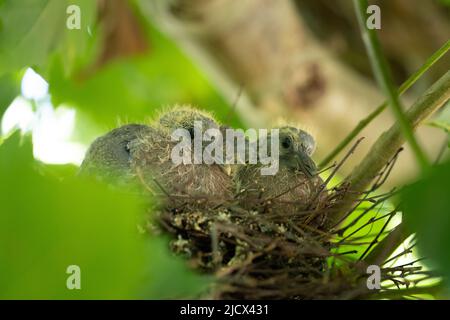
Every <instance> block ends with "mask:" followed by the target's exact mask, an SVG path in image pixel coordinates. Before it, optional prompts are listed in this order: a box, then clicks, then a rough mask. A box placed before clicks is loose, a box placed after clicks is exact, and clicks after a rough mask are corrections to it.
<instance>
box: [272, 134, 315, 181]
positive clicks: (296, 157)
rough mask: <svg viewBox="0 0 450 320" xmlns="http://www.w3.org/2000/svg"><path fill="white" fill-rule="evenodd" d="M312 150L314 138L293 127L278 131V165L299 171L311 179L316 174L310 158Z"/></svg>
mask: <svg viewBox="0 0 450 320" xmlns="http://www.w3.org/2000/svg"><path fill="white" fill-rule="evenodd" d="M314 149H315V141H314V138H313V137H312V136H311V135H310V134H309V133H307V132H306V131H303V130H301V129H297V128H294V127H281V128H280V129H279V150H280V153H279V155H280V165H285V166H287V167H289V168H291V169H293V170H300V171H302V172H304V173H305V174H306V175H307V176H308V177H311V176H313V175H314V174H315V173H316V165H315V164H314V161H313V160H312V159H311V158H310V156H311V155H312V153H313V152H314Z"/></svg>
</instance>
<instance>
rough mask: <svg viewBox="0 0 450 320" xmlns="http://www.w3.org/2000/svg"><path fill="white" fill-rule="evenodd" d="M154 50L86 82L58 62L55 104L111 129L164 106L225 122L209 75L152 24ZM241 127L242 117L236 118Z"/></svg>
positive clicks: (221, 101) (118, 62)
mask: <svg viewBox="0 0 450 320" xmlns="http://www.w3.org/2000/svg"><path fill="white" fill-rule="evenodd" d="M145 27H146V28H148V30H147V31H148V34H149V42H150V43H151V50H149V52H147V53H146V54H143V55H141V56H139V57H133V58H127V59H121V60H116V61H114V62H111V63H109V64H107V65H104V66H102V68H101V69H100V70H98V71H97V72H96V73H94V74H93V75H92V76H91V77H89V78H88V79H86V80H84V81H80V80H79V79H73V78H70V77H67V76H66V75H65V73H64V63H63V62H62V61H61V59H55V60H54V61H53V63H52V66H51V68H50V76H49V83H50V93H51V95H52V99H53V104H54V105H58V104H61V103H67V104H69V105H72V106H75V107H77V108H78V109H80V110H82V111H83V112H84V113H85V114H88V115H89V116H91V117H92V118H93V119H95V120H96V121H97V122H98V123H101V124H104V125H106V126H108V127H112V126H116V125H117V122H118V121H121V122H129V121H137V122H143V121H144V120H145V119H146V118H149V117H153V116H154V115H155V113H156V112H157V111H158V110H160V109H161V108H163V107H166V106H170V105H174V104H177V103H181V104H192V105H194V106H198V107H199V108H203V109H207V110H210V111H214V113H216V114H217V116H218V117H219V118H222V119H226V118H227V115H228V114H229V112H230V107H229V106H228V105H227V103H226V102H225V100H224V99H223V98H222V97H221V96H220V95H219V94H218V93H217V91H216V90H215V89H214V88H213V86H212V85H211V84H210V83H209V82H208V80H207V79H206V77H205V75H204V74H203V73H202V72H201V71H200V70H199V69H198V68H197V67H196V66H195V65H194V64H193V63H192V62H191V61H190V60H189V59H188V58H187V57H186V56H185V55H184V54H183V53H182V52H181V51H180V50H179V49H178V48H177V47H176V46H175V44H174V43H173V42H172V41H170V40H169V39H167V38H166V37H165V36H163V35H162V34H161V33H159V32H158V31H157V30H156V29H154V28H153V27H152V26H151V25H147V26H145ZM229 120H231V123H232V124H237V123H238V120H237V117H236V116H234V117H232V118H231V119H229Z"/></svg>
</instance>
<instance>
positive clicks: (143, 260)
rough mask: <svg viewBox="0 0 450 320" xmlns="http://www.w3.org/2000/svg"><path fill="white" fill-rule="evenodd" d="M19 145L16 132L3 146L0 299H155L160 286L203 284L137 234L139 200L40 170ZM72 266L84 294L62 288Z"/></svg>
mask: <svg viewBox="0 0 450 320" xmlns="http://www.w3.org/2000/svg"><path fill="white" fill-rule="evenodd" d="M20 144H21V142H20V136H19V135H18V134H14V135H13V136H11V137H10V138H9V139H7V140H6V141H4V143H3V144H2V145H1V146H0V181H1V184H0V204H1V211H0V261H1V263H0V284H1V290H0V299H5V298H7V299H128V298H147V297H149V298H155V297H159V294H160V291H159V290H162V289H161V287H164V288H169V290H170V291H165V292H164V296H168V295H170V296H172V297H186V296H188V295H189V294H190V293H193V292H195V293H197V292H198V286H197V284H198V283H201V280H198V279H199V278H198V277H197V276H195V275H191V274H190V272H188V270H187V269H186V267H185V264H184V263H183V262H181V261H179V260H178V259H175V258H173V257H172V256H171V255H170V254H169V253H168V252H167V250H168V247H167V244H166V243H164V242H161V241H159V240H158V239H156V240H155V239H149V238H144V237H142V236H141V235H139V234H138V232H137V227H136V226H137V223H138V222H139V221H140V218H141V217H140V214H141V213H142V212H143V211H144V210H143V209H144V208H143V206H142V200H141V199H138V198H136V197H135V196H132V195H129V194H126V193H124V192H120V191H118V190H111V189H110V188H107V187H105V186H104V185H100V184H98V183H96V182H93V181H85V180H81V179H77V178H76V177H73V176H71V175H70V174H69V173H70V171H71V170H72V169H71V168H68V167H66V168H60V170H56V169H55V168H48V169H43V168H42V164H39V165H38V164H37V163H36V162H35V161H34V160H33V157H32V146H31V143H30V141H29V139H26V140H25V141H23V143H22V146H20ZM49 172H52V174H49ZM58 172H59V173H58ZM70 265H77V266H79V267H80V269H81V290H68V289H67V287H66V281H67V278H68V276H69V274H67V273H66V270H67V268H68V266H70ZM193 279H194V280H193ZM197 280H198V281H197ZM161 292H163V291H161Z"/></svg>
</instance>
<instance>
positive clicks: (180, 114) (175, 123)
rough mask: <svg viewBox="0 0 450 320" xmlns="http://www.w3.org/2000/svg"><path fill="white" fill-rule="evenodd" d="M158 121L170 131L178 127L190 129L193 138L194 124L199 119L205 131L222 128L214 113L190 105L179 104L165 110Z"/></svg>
mask: <svg viewBox="0 0 450 320" xmlns="http://www.w3.org/2000/svg"><path fill="white" fill-rule="evenodd" d="M158 121H159V124H160V126H162V127H163V128H165V129H168V130H170V131H173V130H176V129H186V130H188V131H189V133H190V135H191V138H194V125H195V122H197V121H198V122H201V124H202V129H203V132H204V131H206V130H208V129H220V126H219V124H218V123H217V121H216V120H215V119H214V117H213V116H212V115H210V114H209V113H207V112H204V111H200V110H197V109H194V108H191V107H189V106H177V107H175V108H173V109H171V110H169V111H168V112H165V113H164V114H163V115H162V116H161V117H160V118H159V120H158ZM203 132H202V133H203Z"/></svg>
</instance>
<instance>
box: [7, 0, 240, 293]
mask: <svg viewBox="0 0 450 320" xmlns="http://www.w3.org/2000/svg"><path fill="white" fill-rule="evenodd" d="M69 4H76V5H78V6H80V8H81V15H82V18H81V30H68V29H67V28H66V18H67V16H68V15H67V13H66V8H67V6H68V5H69ZM96 19H97V6H96V2H95V1H91V0H74V1H72V0H71V1H65V0H24V1H20V2H18V1H14V0H3V1H0V116H1V114H2V113H3V111H4V110H5V109H6V108H7V106H8V105H9V104H10V103H11V101H12V100H13V99H14V98H15V97H16V96H17V95H18V94H19V93H20V80H21V77H22V76H23V70H25V69H26V68H28V67H32V68H33V69H34V70H35V71H36V72H38V73H39V74H40V75H42V76H43V77H44V78H45V79H46V80H47V81H48V82H49V90H50V94H51V98H52V102H53V105H54V106H55V107H57V106H59V105H63V104H64V105H69V106H72V107H75V108H76V109H77V115H76V117H77V121H76V130H75V134H74V138H75V139H79V140H82V141H85V142H89V141H91V140H92V139H93V138H94V137H95V136H96V135H98V134H99V130H98V127H99V126H100V128H101V130H102V131H104V130H106V129H108V128H111V127H114V126H116V125H117V122H118V120H120V121H122V122H127V121H136V122H145V121H147V119H148V118H149V117H152V116H154V113H155V110H157V109H158V108H160V107H162V106H167V105H171V104H174V103H191V104H195V105H198V106H201V107H205V108H206V109H210V110H213V111H214V110H216V111H217V112H216V114H217V115H218V116H219V117H220V116H222V117H223V118H224V117H225V115H226V114H228V110H229V106H228V105H227V104H226V102H225V100H224V99H223V98H222V97H221V96H220V95H219V94H218V93H217V92H216V91H215V89H214V88H213V87H212V85H211V84H210V83H209V82H208V80H207V79H206V78H205V76H204V75H203V73H202V72H201V71H200V70H198V69H197V68H196V67H195V66H194V65H193V64H192V63H191V61H190V60H188V59H187V58H186V57H185V56H184V54H183V53H182V52H181V51H179V50H178V48H177V47H176V46H175V45H174V44H173V43H172V42H170V41H169V40H168V39H167V38H165V37H164V36H163V35H162V34H160V33H159V32H158V31H157V30H155V29H154V28H153V27H152V26H151V25H150V24H144V25H143V26H142V27H143V28H144V29H145V31H146V35H147V37H148V38H147V39H146V40H147V41H148V42H149V43H150V47H151V49H150V50H149V51H148V52H146V53H145V54H143V55H140V56H135V57H132V58H121V59H116V60H114V61H111V62H109V63H107V64H105V65H101V66H98V65H97V64H96V60H97V58H98V55H99V49H100V46H101V45H102V41H101V40H102V28H101V27H100V26H98V25H97V24H96ZM38 107H39V106H38ZM233 121H234V123H235V124H236V123H238V120H237V119H236V118H234V119H233ZM20 140H21V138H20V136H19V135H18V134H14V135H13V136H12V137H10V138H8V139H6V140H5V141H1V142H3V144H1V142H0V181H2V183H1V185H0V201H1V203H2V208H1V214H0V261H2V264H0V286H1V288H2V290H1V292H0V298H39V299H45V298H57V299H66V298H68V299H73V298H75V299H78V298H83V299H91V298H100V299H108V298H113V299H117V298H120V299H128V298H186V297H192V296H193V295H196V294H198V293H199V292H201V291H202V290H204V289H205V286H206V285H207V284H208V283H209V280H208V279H207V278H205V277H203V276H199V275H197V274H195V273H192V272H191V271H190V270H189V269H188V268H187V267H186V266H185V262H184V261H183V260H181V259H178V258H175V257H173V256H172V254H171V253H170V252H169V249H168V243H167V241H166V240H164V239H159V238H152V239H149V238H148V237H144V236H140V235H139V234H138V232H137V230H138V228H137V224H138V223H139V222H140V219H141V218H142V217H141V215H142V214H143V213H144V212H145V211H146V207H147V206H148V205H149V203H148V201H150V199H146V201H145V202H144V201H143V200H142V199H139V198H136V197H135V196H132V195H129V194H124V193H123V192H120V191H118V190H111V189H110V188H106V187H105V186H104V185H100V184H98V183H96V182H93V181H85V180H81V179H78V178H77V177H76V171H77V168H76V167H73V166H50V165H45V164H42V163H39V162H37V161H35V160H34V159H33V156H32V145H31V142H30V141H31V139H29V138H27V139H25V141H23V143H21V142H20ZM72 264H75V265H78V266H80V268H81V287H82V289H81V290H68V289H67V288H66V279H67V277H68V276H69V275H68V274H66V269H67V267H68V266H69V265H72Z"/></svg>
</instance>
